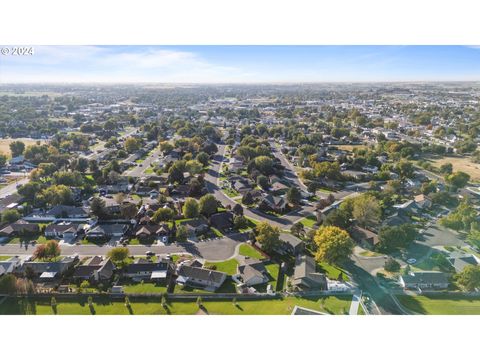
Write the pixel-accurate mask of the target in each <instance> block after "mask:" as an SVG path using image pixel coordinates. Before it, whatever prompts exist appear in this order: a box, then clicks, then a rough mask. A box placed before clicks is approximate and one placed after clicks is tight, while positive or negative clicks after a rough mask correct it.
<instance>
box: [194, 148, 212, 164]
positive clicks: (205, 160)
mask: <svg viewBox="0 0 480 360" xmlns="http://www.w3.org/2000/svg"><path fill="white" fill-rule="evenodd" d="M196 159H197V161H199V162H200V163H201V164H202V165H203V166H207V165H208V162H209V161H210V156H208V154H207V153H206V152H204V151H202V152H199V153H198V154H197V157H196Z"/></svg>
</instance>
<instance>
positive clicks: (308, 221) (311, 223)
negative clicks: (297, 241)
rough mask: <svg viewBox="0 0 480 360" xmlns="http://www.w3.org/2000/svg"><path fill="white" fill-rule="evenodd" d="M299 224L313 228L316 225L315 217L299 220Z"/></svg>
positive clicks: (309, 216) (310, 216)
mask: <svg viewBox="0 0 480 360" xmlns="http://www.w3.org/2000/svg"><path fill="white" fill-rule="evenodd" d="M300 223H302V224H303V226H305V227H308V228H313V227H314V226H315V225H317V218H316V216H315V215H308V216H307V217H304V218H303V219H302V220H300Z"/></svg>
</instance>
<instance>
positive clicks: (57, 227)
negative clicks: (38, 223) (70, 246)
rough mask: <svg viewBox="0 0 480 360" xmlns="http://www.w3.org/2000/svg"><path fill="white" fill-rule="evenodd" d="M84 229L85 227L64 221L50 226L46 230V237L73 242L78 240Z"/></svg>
mask: <svg viewBox="0 0 480 360" xmlns="http://www.w3.org/2000/svg"><path fill="white" fill-rule="evenodd" d="M82 229H83V225H80V224H73V223H71V222H65V221H62V222H60V223H57V224H53V223H52V224H48V225H47V227H46V228H45V236H46V237H47V238H55V239H62V240H65V241H67V242H71V241H73V240H75V239H76V237H77V235H78V234H79V232H80V231H81V230H82Z"/></svg>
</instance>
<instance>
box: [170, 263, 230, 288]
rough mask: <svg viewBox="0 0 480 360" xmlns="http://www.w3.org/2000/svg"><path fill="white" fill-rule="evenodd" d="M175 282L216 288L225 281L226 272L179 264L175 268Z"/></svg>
mask: <svg viewBox="0 0 480 360" xmlns="http://www.w3.org/2000/svg"><path fill="white" fill-rule="evenodd" d="M177 275H178V277H177V283H178V284H180V285H184V286H191V287H198V288H203V289H205V290H209V291H215V290H217V289H218V288H219V287H220V286H222V284H223V283H224V282H225V280H226V278H227V274H226V273H224V272H221V271H215V270H209V269H204V268H199V267H195V266H188V265H181V266H180V268H179V269H178V270H177Z"/></svg>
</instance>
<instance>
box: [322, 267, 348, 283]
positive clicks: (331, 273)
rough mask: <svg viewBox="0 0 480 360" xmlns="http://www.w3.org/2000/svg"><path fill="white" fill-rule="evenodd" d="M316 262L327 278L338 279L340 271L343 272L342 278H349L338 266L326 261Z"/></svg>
mask: <svg viewBox="0 0 480 360" xmlns="http://www.w3.org/2000/svg"><path fill="white" fill-rule="evenodd" d="M317 264H318V267H319V270H320V272H323V273H325V275H327V277H328V278H329V279H332V280H336V279H338V276H339V275H340V273H343V280H346V281H348V280H349V279H350V278H349V277H348V275H347V274H345V272H344V271H343V270H342V269H340V268H339V267H336V266H334V265H330V264H328V263H326V262H320V263H317Z"/></svg>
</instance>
